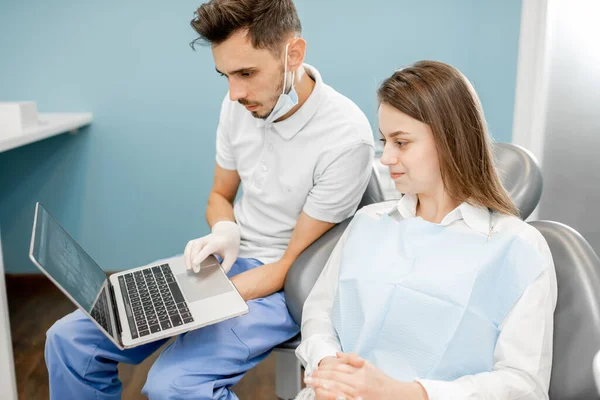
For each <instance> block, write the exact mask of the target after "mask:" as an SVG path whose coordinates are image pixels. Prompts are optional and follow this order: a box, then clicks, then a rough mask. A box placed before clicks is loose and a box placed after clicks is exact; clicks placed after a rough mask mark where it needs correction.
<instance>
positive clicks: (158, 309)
mask: <svg viewBox="0 0 600 400" xmlns="http://www.w3.org/2000/svg"><path fill="white" fill-rule="evenodd" d="M119 285H120V287H121V293H122V294H123V299H124V300H125V309H126V311H127V320H128V322H129V329H130V330H131V338H132V339H137V338H138V337H143V336H146V335H149V334H151V333H157V332H160V331H164V330H167V329H171V328H174V327H178V326H181V325H183V324H189V323H192V322H194V319H193V318H192V314H191V313H190V310H189V308H188V306H187V303H186V302H185V299H184V298H183V294H182V293H181V289H180V288H179V284H178V283H177V281H176V280H175V277H174V276H173V272H172V271H171V267H170V266H169V264H163V265H160V266H156V267H151V268H147V269H143V270H139V271H135V272H132V273H129V274H124V275H121V276H119Z"/></svg>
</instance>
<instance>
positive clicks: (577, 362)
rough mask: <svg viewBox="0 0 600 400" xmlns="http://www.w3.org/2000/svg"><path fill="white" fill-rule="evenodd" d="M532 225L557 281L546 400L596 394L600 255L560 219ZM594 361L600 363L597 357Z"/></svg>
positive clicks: (587, 399)
mask: <svg viewBox="0 0 600 400" xmlns="http://www.w3.org/2000/svg"><path fill="white" fill-rule="evenodd" d="M530 224H531V225H533V226H534V227H535V228H536V229H537V230H539V231H540V232H541V233H542V235H544V238H545V239H546V242H548V246H549V247H550V251H551V253H552V258H553V260H554V268H555V269H556V279H557V282H558V302H557V305H556V311H555V312H554V350H553V361H552V376H551V379H550V399H551V400H576V399H577V400H579V399H585V400H594V399H600V395H599V392H598V390H599V388H598V387H597V386H596V383H595V381H594V372H593V371H594V355H595V354H596V352H598V350H600V258H598V256H597V255H596V253H595V252H594V250H593V249H592V247H591V246H590V244H589V243H588V242H587V241H586V240H585V239H584V238H583V236H581V235H580V234H579V233H577V232H576V231H575V230H574V229H572V228H570V227H568V226H566V225H564V224H561V223H558V222H552V221H533V222H530ZM595 362H596V368H600V358H597V359H596V360H595ZM598 372H600V370H598ZM597 378H598V384H599V385H600V376H597Z"/></svg>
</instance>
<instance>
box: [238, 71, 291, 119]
mask: <svg viewBox="0 0 600 400" xmlns="http://www.w3.org/2000/svg"><path fill="white" fill-rule="evenodd" d="M283 71H284V69H283V64H282V65H281V75H282V76H283ZM282 92H283V82H282V81H281V80H280V81H279V83H278V84H277V88H276V89H275V95H273V96H272V97H271V98H270V99H269V104H273V105H272V106H271V109H270V110H269V111H268V112H265V113H259V112H258V111H250V114H252V116H253V117H254V118H257V119H267V117H268V116H269V115H271V113H272V112H273V109H274V108H275V106H276V105H277V101H279V96H280V95H281V93H282ZM238 103H240V104H241V105H244V106H246V105H254V104H252V103H250V102H247V101H246V100H244V99H240V100H238ZM259 107H260V104H259Z"/></svg>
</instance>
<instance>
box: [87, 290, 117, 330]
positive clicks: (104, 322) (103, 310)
mask: <svg viewBox="0 0 600 400" xmlns="http://www.w3.org/2000/svg"><path fill="white" fill-rule="evenodd" d="M90 315H91V316H92V318H94V319H95V320H96V322H97V323H99V324H100V326H101V327H103V328H104V330H105V331H106V332H108V333H109V334H110V335H111V336H112V334H113V331H112V325H111V324H110V314H109V313H108V301H107V300H106V288H104V289H102V293H101V294H100V296H99V297H98V301H96V304H94V308H92V312H91V313H90Z"/></svg>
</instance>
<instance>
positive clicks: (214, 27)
mask: <svg viewBox="0 0 600 400" xmlns="http://www.w3.org/2000/svg"><path fill="white" fill-rule="evenodd" d="M191 25H192V27H193V28H194V30H195V31H196V32H197V33H198V35H200V37H198V38H197V39H196V40H194V41H193V42H192V43H190V45H191V46H192V48H194V45H195V44H196V43H198V42H204V43H209V44H211V45H213V46H214V45H218V44H220V43H223V42H224V41H225V40H227V38H229V37H230V36H231V35H232V34H233V33H234V32H236V31H239V30H240V29H247V30H248V34H249V37H250V40H251V41H252V45H253V46H254V47H255V48H257V49H268V50H270V51H272V52H273V53H275V54H278V53H279V51H280V50H281V49H280V44H281V43H282V42H283V41H284V40H285V39H286V38H287V37H288V36H290V35H298V36H299V35H300V34H301V33H302V25H301V24H300V19H299V18H298V13H297V11H296V7H295V6H294V2H293V1H292V0H210V1H209V2H208V3H204V4H202V5H201V6H200V7H199V8H198V10H197V11H196V17H195V18H194V19H193V20H192V22H191Z"/></svg>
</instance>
